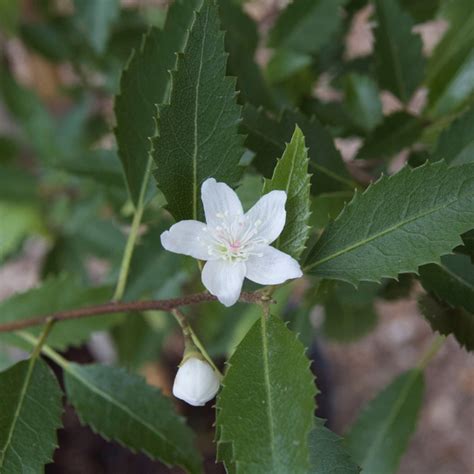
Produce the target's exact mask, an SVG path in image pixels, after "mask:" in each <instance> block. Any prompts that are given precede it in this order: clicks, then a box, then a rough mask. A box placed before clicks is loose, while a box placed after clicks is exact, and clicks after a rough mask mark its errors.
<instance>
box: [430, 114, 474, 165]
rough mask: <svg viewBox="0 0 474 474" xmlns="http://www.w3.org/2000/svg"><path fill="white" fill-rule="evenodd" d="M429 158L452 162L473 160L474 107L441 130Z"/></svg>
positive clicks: (459, 162) (458, 162)
mask: <svg viewBox="0 0 474 474" xmlns="http://www.w3.org/2000/svg"><path fill="white" fill-rule="evenodd" d="M431 159H432V160H433V161H438V160H445V161H447V162H448V163H453V164H461V163H469V162H472V161H474V107H471V108H470V109H469V110H468V111H467V112H465V113H464V114H463V115H462V116H461V117H459V118H458V119H457V120H455V121H454V122H453V123H452V124H451V125H450V127H449V128H448V129H447V130H444V131H443V133H442V134H441V135H440V137H439V140H438V143H437V145H436V148H435V150H434V152H433V153H432V155H431Z"/></svg>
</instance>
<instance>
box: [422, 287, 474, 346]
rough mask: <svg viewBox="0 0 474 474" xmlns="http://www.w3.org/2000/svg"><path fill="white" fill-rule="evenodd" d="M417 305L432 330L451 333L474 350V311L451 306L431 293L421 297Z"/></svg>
mask: <svg viewBox="0 0 474 474" xmlns="http://www.w3.org/2000/svg"><path fill="white" fill-rule="evenodd" d="M418 306H419V308H420V311H421V313H422V314H423V316H424V317H425V318H426V319H427V321H428V322H429V323H430V326H431V328H432V329H433V331H437V332H439V333H440V334H444V335H445V336H449V335H450V334H452V335H453V336H454V337H455V338H456V339H457V341H458V342H459V344H460V345H461V346H463V347H464V348H465V349H466V350H468V351H474V313H472V312H469V311H466V310H464V309H462V308H453V307H451V306H449V305H448V304H446V303H443V302H442V301H439V300H438V299H437V298H435V297H434V296H431V295H424V296H423V297H421V298H420V300H419V301H418Z"/></svg>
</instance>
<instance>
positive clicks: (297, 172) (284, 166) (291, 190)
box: [262, 126, 310, 258]
mask: <svg viewBox="0 0 474 474" xmlns="http://www.w3.org/2000/svg"><path fill="white" fill-rule="evenodd" d="M309 178H310V175H309V174H308V153H307V149H306V148H305V144H304V136H303V133H302V132H301V129H300V128H299V127H298V126H296V128H295V132H294V134H293V137H292V138H291V142H290V143H289V144H288V145H287V146H286V148H285V152H284V153H283V156H282V157H281V159H280V160H278V163H277V165H276V166H275V171H274V172H273V177H272V179H271V180H270V179H267V180H265V183H264V185H263V191H262V193H263V194H266V193H269V192H270V191H273V190H275V189H279V190H283V191H285V192H286V195H287V201H286V223H285V228H284V229H283V232H282V233H281V234H280V237H278V239H277V241H276V243H275V247H276V248H277V249H280V250H281V251H282V252H285V253H287V254H289V255H291V256H292V257H294V258H298V257H299V256H300V255H301V253H302V252H303V250H304V248H305V244H306V240H307V239H308V234H309V226H308V220H309V215H310V200H309V189H310V183H309Z"/></svg>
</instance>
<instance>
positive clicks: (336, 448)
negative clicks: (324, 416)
mask: <svg viewBox="0 0 474 474" xmlns="http://www.w3.org/2000/svg"><path fill="white" fill-rule="evenodd" d="M309 450H310V451H309V453H310V456H309V459H310V468H309V471H308V473H309V474H358V473H359V472H360V468H359V466H357V464H356V463H355V462H354V461H353V460H352V459H351V457H350V456H349V453H348V452H347V451H346V449H345V448H344V446H343V444H342V438H340V437H339V436H337V435H336V434H335V433H333V432H332V431H331V430H330V429H328V428H326V427H325V426H324V420H321V419H320V418H316V420H315V426H314V428H313V430H312V431H311V433H310V435H309Z"/></svg>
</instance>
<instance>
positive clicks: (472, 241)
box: [461, 229, 474, 263]
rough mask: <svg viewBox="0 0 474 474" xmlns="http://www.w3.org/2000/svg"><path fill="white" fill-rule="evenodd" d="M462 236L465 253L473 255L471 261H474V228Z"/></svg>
mask: <svg viewBox="0 0 474 474" xmlns="http://www.w3.org/2000/svg"><path fill="white" fill-rule="evenodd" d="M461 237H462V241H463V243H464V247H463V248H464V250H465V253H466V254H468V255H469V256H470V257H471V261H472V263H474V229H472V230H470V231H468V232H466V233H465V234H463V235H462V236H461Z"/></svg>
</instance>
